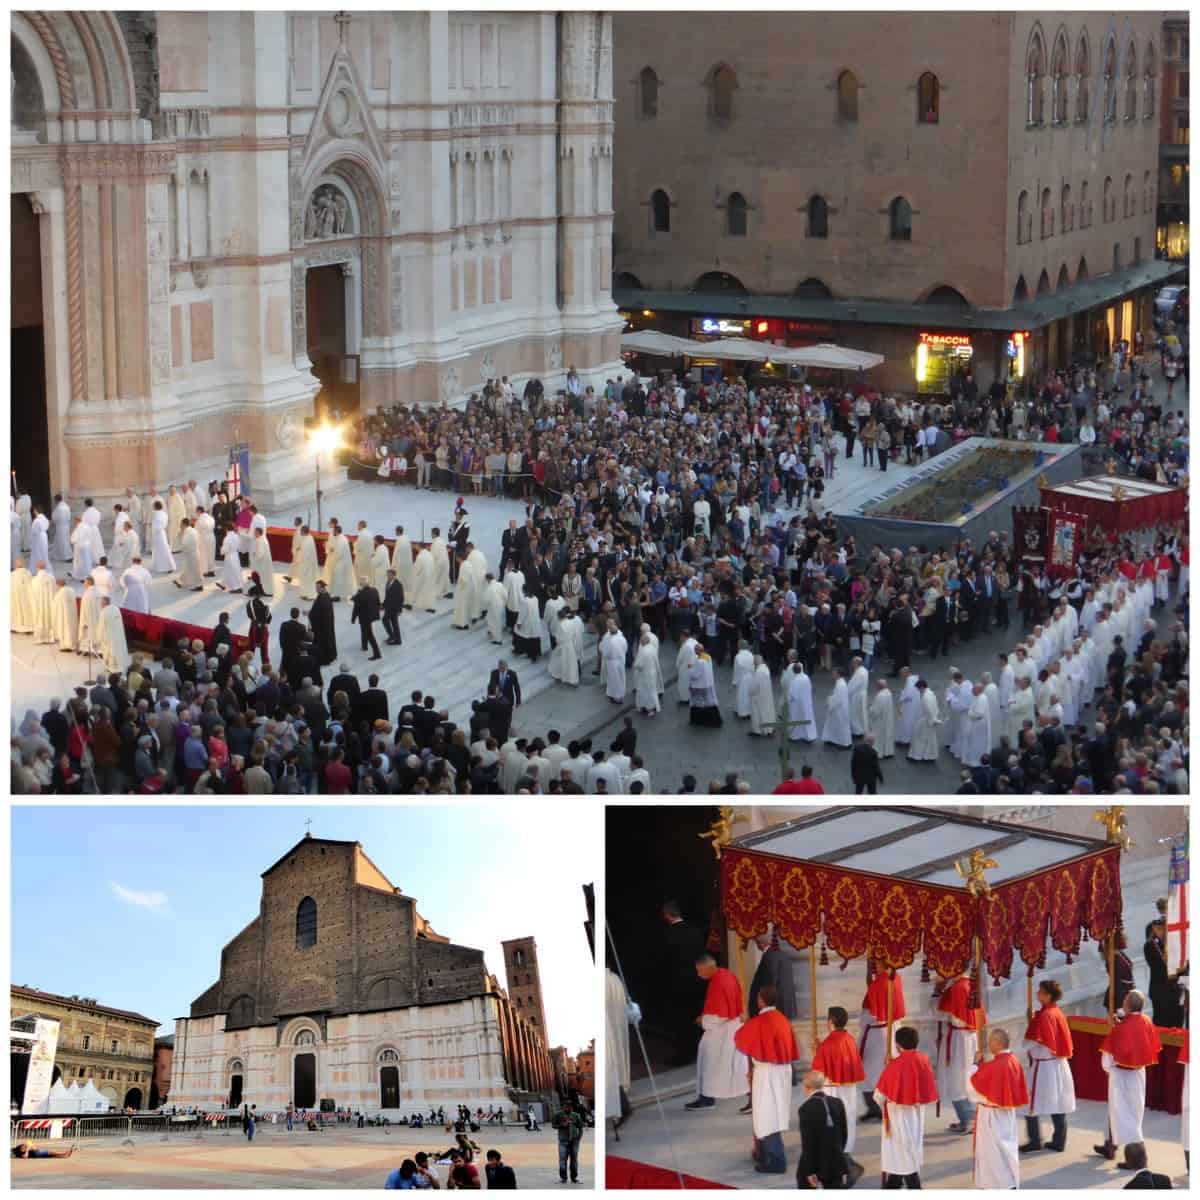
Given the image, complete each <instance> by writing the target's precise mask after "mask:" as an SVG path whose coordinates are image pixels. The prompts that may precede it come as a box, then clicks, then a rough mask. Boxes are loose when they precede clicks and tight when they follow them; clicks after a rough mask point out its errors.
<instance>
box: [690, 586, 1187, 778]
mask: <svg viewBox="0 0 1200 1200" xmlns="http://www.w3.org/2000/svg"><path fill="white" fill-rule="evenodd" d="M1168 589H1169V574H1168V571H1166V570H1158V571H1156V572H1154V573H1153V575H1152V574H1151V573H1150V572H1141V573H1139V574H1138V577H1137V578H1136V580H1133V579H1129V578H1128V577H1126V576H1125V575H1123V574H1121V573H1120V572H1114V574H1113V575H1112V576H1104V577H1103V578H1101V579H1100V580H1099V583H1098V586H1097V587H1096V588H1095V589H1094V590H1088V591H1087V592H1085V594H1084V599H1083V605H1082V607H1081V608H1080V609H1079V610H1078V611H1076V609H1075V606H1074V605H1072V604H1070V603H1068V601H1066V600H1063V601H1061V602H1060V603H1059V605H1058V606H1057V608H1055V609H1054V610H1053V612H1052V614H1051V616H1050V618H1049V620H1048V621H1047V623H1046V624H1045V625H1036V626H1034V628H1033V631H1032V632H1031V633H1029V634H1028V635H1026V636H1025V637H1024V639H1023V640H1022V641H1020V642H1019V643H1018V644H1017V645H1016V646H1015V647H1014V649H1013V651H1012V652H1011V653H1008V654H1004V653H1002V654H999V655H998V656H997V668H996V671H995V673H993V672H990V671H984V672H983V673H982V675H981V676H980V678H979V679H978V680H977V681H975V682H972V681H971V680H970V679H967V678H965V676H964V675H963V672H962V671H960V670H958V669H957V668H955V667H951V668H950V671H949V681H948V684H947V686H946V687H945V690H944V693H943V696H942V705H941V706H939V704H938V697H937V695H936V693H935V691H934V688H933V687H932V686H931V685H930V684H929V683H928V682H927V681H926V680H925V679H923V678H920V677H919V676H918V674H917V673H915V672H914V671H913V670H912V668H910V667H907V666H906V667H903V668H901V670H900V672H899V675H900V691H899V694H898V695H897V694H896V693H894V692H893V691H892V689H891V687H889V685H888V683H887V681H886V680H884V679H880V680H878V681H876V683H875V684H874V687H872V685H871V681H870V674H869V671H868V669H867V667H866V665H864V661H863V659H861V658H853V659H851V660H850V666H849V670H848V671H846V672H843V671H840V670H835V671H834V680H835V682H834V686H833V691H832V692H831V694H830V695H829V697H828V700H827V701H826V712H825V720H824V722H823V723H822V724H821V725H820V727H818V724H817V718H816V715H815V713H814V710H813V695H812V678H811V677H810V676H809V675H808V673H807V672H806V671H805V669H804V664H803V663H802V662H800V661H798V656H797V653H796V651H794V650H790V651H789V652H788V662H787V665H786V666H785V667H784V670H783V675H782V680H781V686H780V694H779V701H778V704H777V703H776V697H775V692H774V689H773V686H772V680H771V673H770V669H769V667H768V666H767V664H766V662H765V661H764V659H763V658H762V656H761V655H755V654H752V653H751V652H750V648H749V646H748V645H747V644H746V643H745V642H742V643H741V644H740V648H739V650H738V653H737V655H736V656H735V658H734V660H733V690H734V696H735V710H736V712H737V715H738V716H739V717H741V718H744V719H748V720H749V721H750V733H751V734H754V735H758V736H766V735H768V734H770V733H771V732H772V727H773V726H774V725H775V724H776V722H777V721H778V720H779V719H780V717H779V714H780V711H781V710H783V708H784V705H785V702H786V716H787V722H788V726H789V731H788V737H789V738H790V739H791V740H792V741H796V742H800V741H803V742H816V741H817V740H818V739H819V740H821V741H823V742H826V743H828V744H830V745H834V746H839V747H842V748H848V747H850V746H851V745H853V742H854V739H855V738H859V737H866V738H869V739H871V741H872V742H873V744H874V747H875V750H876V753H877V754H878V755H879V757H880V758H889V757H891V756H893V755H894V754H895V753H896V747H897V746H902V747H907V748H908V754H907V756H908V758H909V759H911V760H912V761H914V762H933V761H934V760H935V759H936V758H937V757H938V750H939V742H942V743H943V744H944V745H945V747H946V749H947V750H948V751H949V753H950V754H951V755H952V756H953V757H954V758H957V759H958V760H959V761H960V762H961V763H962V764H963V766H964V767H968V768H970V767H977V766H979V765H980V760H981V759H982V757H983V756H984V755H985V754H988V753H990V752H991V751H992V749H993V748H994V747H996V746H998V745H999V744H1000V743H1001V739H1004V738H1007V740H1008V743H1009V746H1010V747H1011V749H1012V751H1013V752H1014V753H1018V752H1019V751H1020V749H1021V738H1022V734H1023V732H1024V731H1025V730H1026V729H1029V728H1031V729H1032V730H1033V732H1034V733H1035V734H1036V733H1038V732H1039V731H1040V729H1041V727H1042V726H1045V725H1048V724H1051V723H1053V722H1055V721H1057V722H1058V724H1059V725H1060V726H1062V727H1063V728H1069V727H1073V726H1075V725H1077V724H1078V723H1079V721H1080V719H1081V713H1082V711H1083V710H1084V709H1085V708H1087V707H1088V706H1089V705H1090V704H1091V703H1092V697H1093V695H1094V693H1095V692H1096V691H1097V690H1099V689H1102V688H1103V687H1104V686H1105V684H1106V682H1107V672H1108V661H1109V656H1110V655H1111V654H1112V653H1113V651H1114V649H1116V648H1117V647H1123V648H1124V649H1125V651H1126V653H1127V655H1128V656H1129V658H1130V659H1132V658H1133V657H1134V653H1135V650H1136V647H1137V644H1138V641H1139V640H1140V639H1141V638H1142V636H1143V635H1144V634H1145V633H1146V632H1147V631H1148V630H1153V629H1154V627H1155V625H1154V621H1153V619H1152V616H1151V611H1152V608H1153V606H1154V604H1155V603H1156V602H1157V603H1165V602H1166V601H1167V599H1168V595H1169V591H1168ZM1187 590H1188V578H1187V568H1186V567H1184V568H1182V569H1181V576H1180V580H1179V594H1180V595H1184V594H1185V593H1186V592H1187ZM697 648H698V643H697V642H696V641H695V639H694V638H689V639H688V640H687V641H685V642H684V643H683V645H682V646H681V647H680V651H679V660H678V662H679V666H680V680H681V687H682V686H683V681H684V680H685V679H686V678H687V670H686V668H687V666H688V665H689V664H690V663H691V662H692V661H693V660H694V658H695V655H696V651H697ZM682 698H683V696H682V692H681V699H682ZM939 728H940V729H941V737H939Z"/></svg>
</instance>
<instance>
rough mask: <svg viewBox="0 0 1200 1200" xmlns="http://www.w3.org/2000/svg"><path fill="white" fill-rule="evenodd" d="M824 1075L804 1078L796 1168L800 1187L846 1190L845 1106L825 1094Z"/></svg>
mask: <svg viewBox="0 0 1200 1200" xmlns="http://www.w3.org/2000/svg"><path fill="white" fill-rule="evenodd" d="M824 1087H825V1076H824V1075H823V1074H822V1073H821V1072H820V1071H808V1072H806V1073H805V1076H804V1095H805V1097H806V1099H805V1101H804V1103H803V1104H802V1105H800V1162H799V1164H798V1165H797V1167H796V1186H797V1187H799V1188H805V1189H811V1188H845V1187H846V1186H847V1179H846V1177H847V1174H848V1172H849V1164H848V1163H847V1161H846V1135H847V1127H846V1106H845V1105H844V1104H843V1103H842V1102H841V1100H839V1099H838V1098H837V1097H836V1096H829V1095H826V1093H825V1091H824Z"/></svg>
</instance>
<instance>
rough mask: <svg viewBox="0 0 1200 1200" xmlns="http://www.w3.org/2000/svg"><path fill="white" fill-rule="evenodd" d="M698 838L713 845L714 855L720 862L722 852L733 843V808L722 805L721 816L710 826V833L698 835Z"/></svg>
mask: <svg viewBox="0 0 1200 1200" xmlns="http://www.w3.org/2000/svg"><path fill="white" fill-rule="evenodd" d="M696 836H697V837H698V838H702V839H704V840H705V841H707V842H709V843H711V845H712V852H713V855H714V857H715V858H716V860H717V861H718V862H720V861H721V850H722V849H723V848H724V847H725V846H728V845H729V843H730V842H731V841H733V809H732V807H731V806H729V805H727V804H723V805H721V815H720V816H719V817H718V818H717V819H716V820H715V821H713V822H712V824H711V825H709V827H708V832H707V833H698V834H696Z"/></svg>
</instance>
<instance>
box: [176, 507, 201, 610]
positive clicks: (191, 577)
mask: <svg viewBox="0 0 1200 1200" xmlns="http://www.w3.org/2000/svg"><path fill="white" fill-rule="evenodd" d="M177 561H178V563H179V575H178V577H177V578H176V580H175V586H176V587H177V588H183V589H185V590H186V591H189V592H200V591H203V590H204V576H203V572H202V571H201V570H200V539H199V537H198V536H197V535H196V530H195V529H194V528H193V527H192V523H191V521H189V520H188V519H187V517H184V518H183V521H182V523H181V525H180V528H179V550H178V554H177Z"/></svg>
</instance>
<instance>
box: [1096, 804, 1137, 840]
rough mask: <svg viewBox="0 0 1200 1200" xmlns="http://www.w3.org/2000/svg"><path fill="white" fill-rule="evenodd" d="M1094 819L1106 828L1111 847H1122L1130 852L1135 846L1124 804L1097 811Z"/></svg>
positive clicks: (1105, 831)
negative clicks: (1130, 834)
mask: <svg viewBox="0 0 1200 1200" xmlns="http://www.w3.org/2000/svg"><path fill="white" fill-rule="evenodd" d="M1092 819H1093V820H1094V821H1099V822H1100V824H1101V825H1103V826H1104V834H1105V840H1106V841H1107V842H1108V844H1109V845H1110V846H1120V847H1121V849H1122V850H1128V849H1130V847H1132V846H1133V845H1134V841H1133V838H1131V837H1130V836H1129V822H1128V819H1127V818H1126V816H1125V806H1124V805H1123V804H1114V805H1113V806H1112V807H1111V808H1101V809H1097V811H1096V812H1094V813H1093V814H1092Z"/></svg>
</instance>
